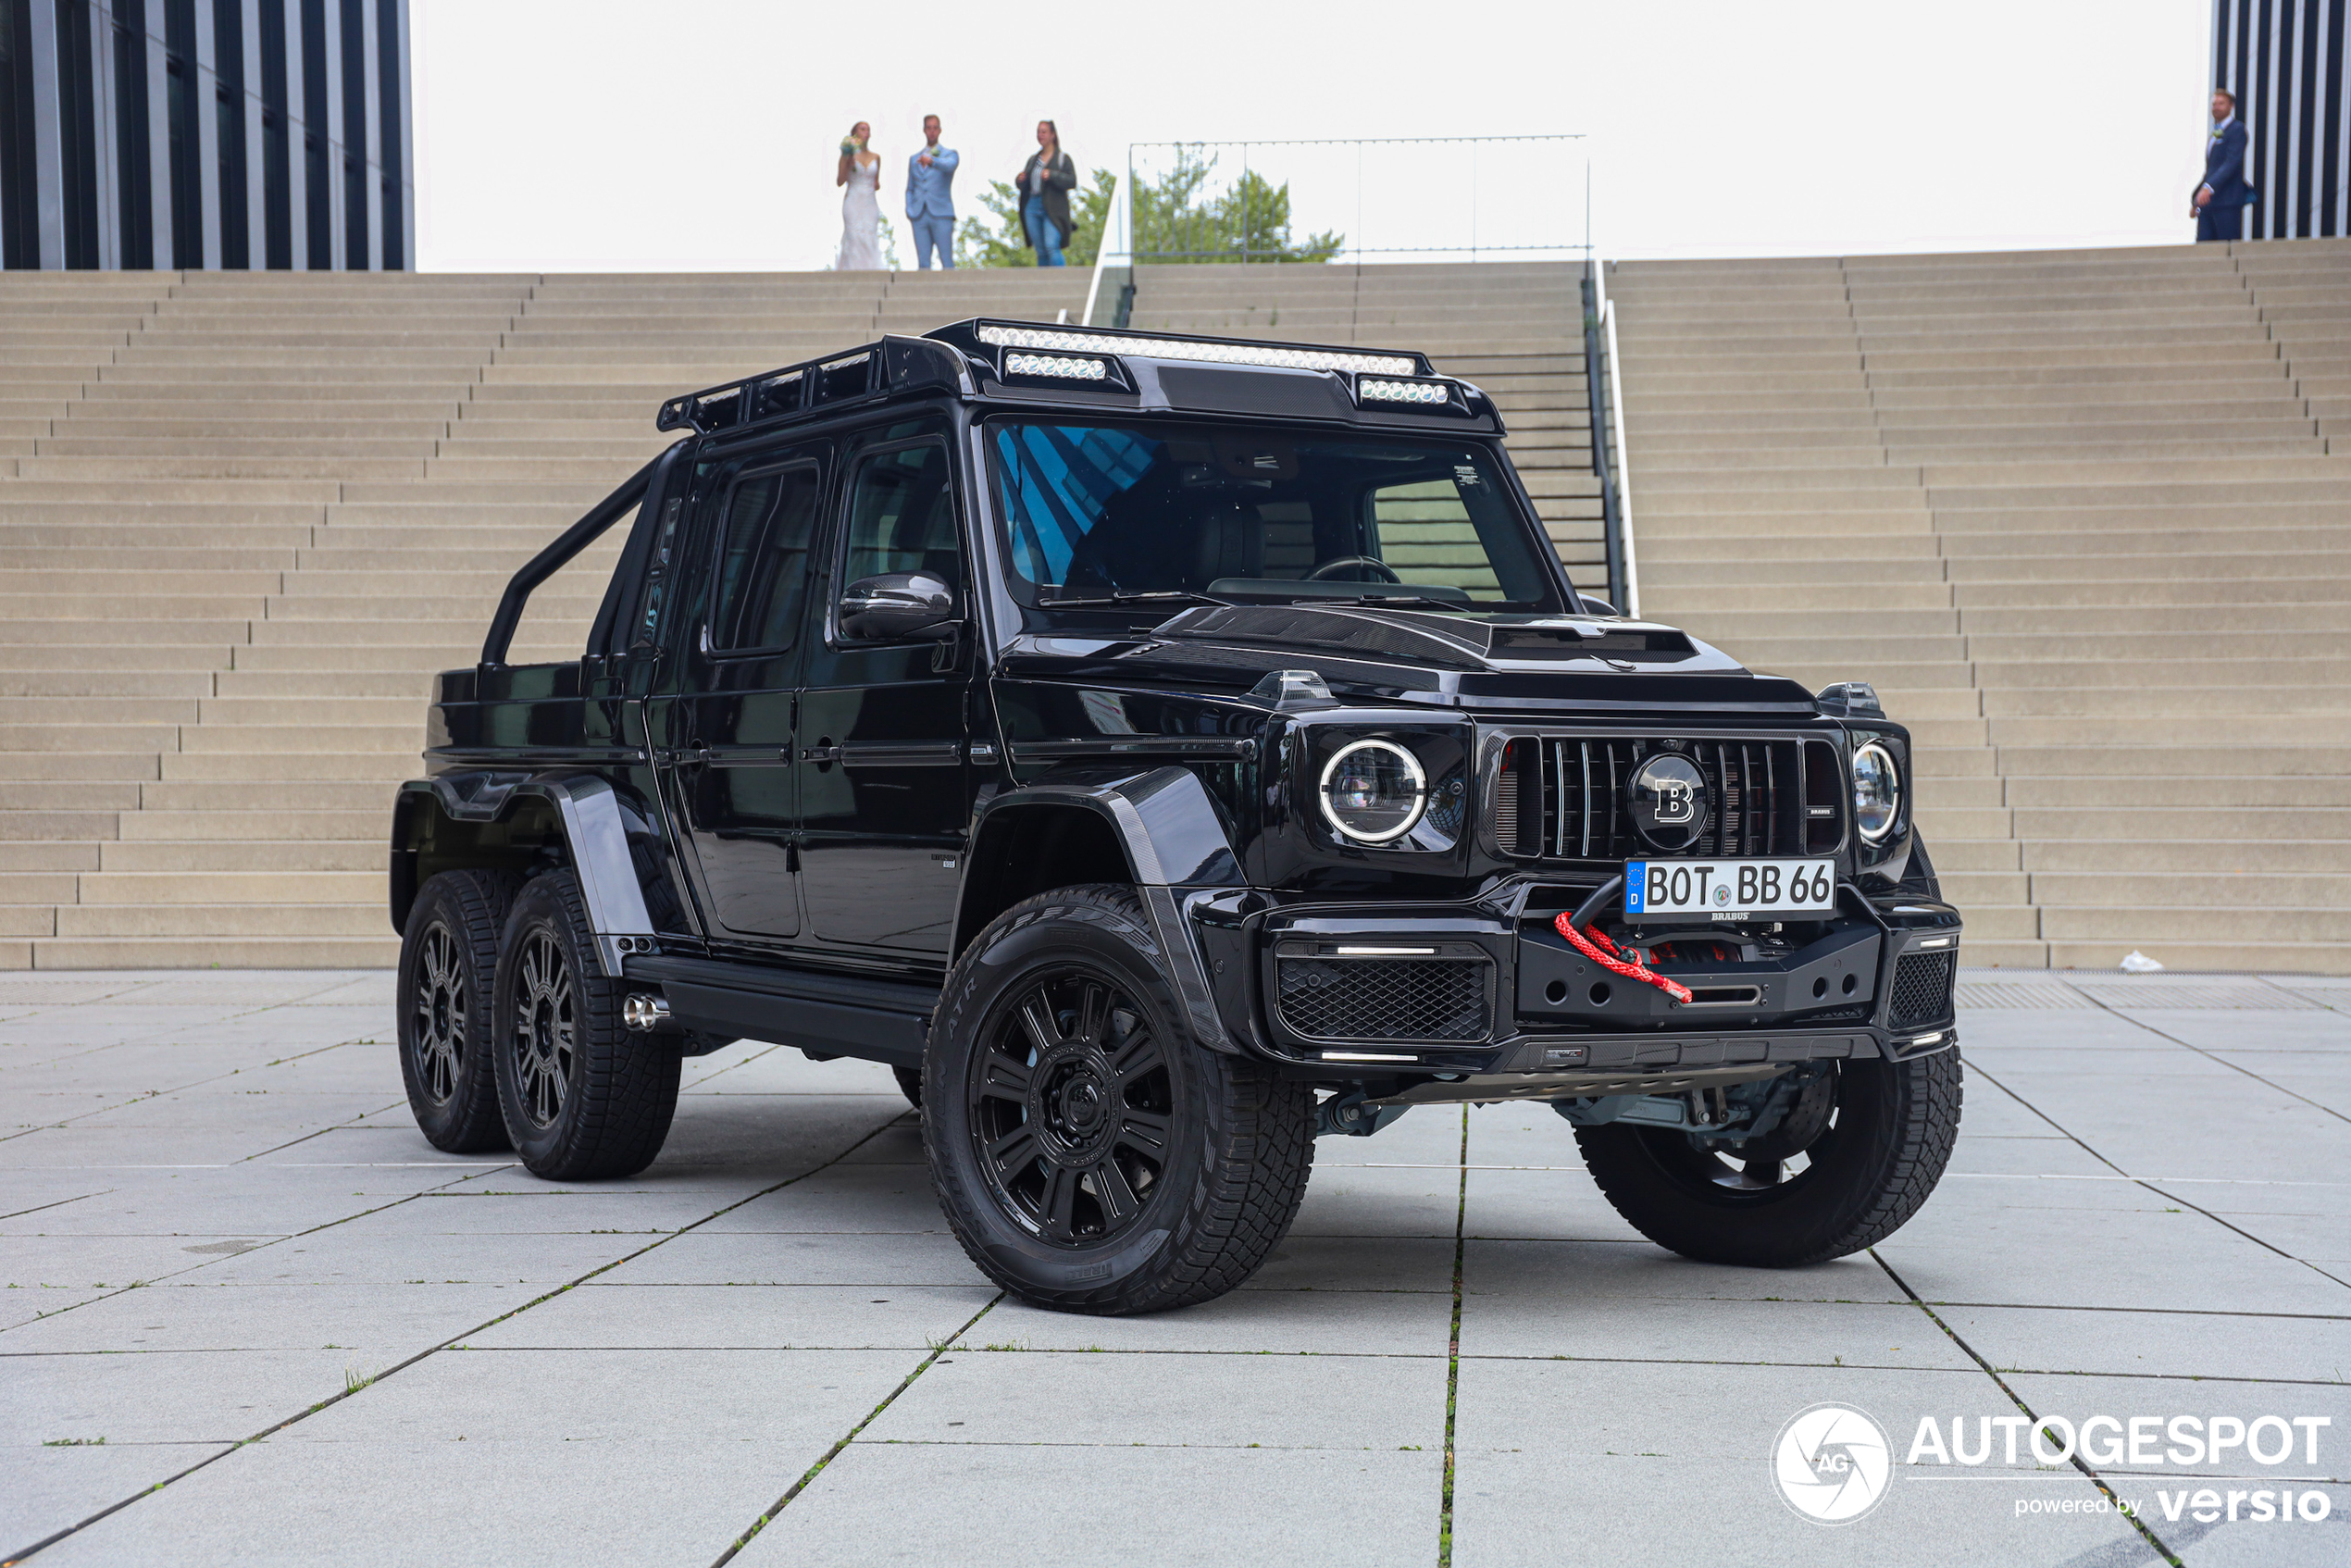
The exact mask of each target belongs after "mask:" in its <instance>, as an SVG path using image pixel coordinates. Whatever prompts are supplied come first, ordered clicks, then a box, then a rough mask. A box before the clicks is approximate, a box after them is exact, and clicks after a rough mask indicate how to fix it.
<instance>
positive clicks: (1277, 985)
mask: <svg viewBox="0 0 2351 1568" xmlns="http://www.w3.org/2000/svg"><path fill="white" fill-rule="evenodd" d="M1526 891H1527V890H1524V889H1521V890H1519V891H1518V893H1517V896H1516V900H1515V902H1513V903H1512V904H1511V905H1510V906H1509V907H1508V909H1499V908H1496V907H1494V906H1493V905H1491V904H1471V905H1443V906H1430V905H1425V904H1424V905H1418V906H1408V907H1397V906H1394V905H1371V904H1357V905H1338V904H1330V903H1319V904H1303V903H1290V904H1275V903H1273V902H1271V901H1269V900H1267V899H1266V898H1265V897H1264V896H1263V895H1262V894H1257V893H1251V892H1239V891H1235V892H1225V893H1218V894H1207V895H1196V896H1194V897H1193V898H1192V899H1191V900H1189V901H1188V915H1189V920H1188V924H1189V926H1190V929H1191V932H1192V935H1193V937H1194V938H1195V940H1196V941H1197V942H1198V945H1199V948H1200V952H1201V955H1202V957H1203V959H1204V960H1205V966H1206V969H1207V971H1208V982H1209V986H1210V989H1211V990H1212V991H1213V996H1214V1000H1215V1005H1216V1011H1217V1013H1218V1014H1219V1016H1220V1018H1221V1021H1222V1022H1223V1024H1224V1026H1225V1030H1226V1032H1227V1034H1228V1035H1229V1037H1230V1039H1232V1040H1233V1041H1234V1042H1236V1043H1237V1044H1238V1045H1239V1046H1240V1048H1241V1049H1243V1050H1245V1051H1247V1052H1249V1053H1250V1054H1253V1055H1257V1056H1260V1057H1263V1058H1265V1059H1267V1060H1270V1061H1273V1062H1276V1063H1280V1064H1284V1065H1286V1066H1287V1067H1289V1068H1291V1069H1293V1070H1295V1071H1297V1072H1298V1073H1300V1075H1301V1076H1312V1077H1314V1078H1316V1079H1318V1080H1326V1081H1355V1080H1361V1079H1365V1078H1371V1077H1396V1078H1412V1077H1416V1076H1442V1075H1454V1077H1452V1078H1450V1079H1449V1080H1445V1079H1441V1078H1440V1083H1439V1084H1431V1085H1424V1086H1423V1089H1424V1091H1425V1092H1423V1093H1420V1094H1418V1096H1417V1097H1419V1098H1438V1099H1462V1098H1476V1099H1511V1098H1556V1097H1559V1096H1562V1095H1584V1094H1597V1093H1625V1092H1640V1093H1657V1092H1672V1091H1673V1090H1674V1089H1682V1088H1699V1087H1706V1086H1708V1085H1711V1084H1721V1083H1728V1082H1736V1081H1738V1080H1739V1079H1741V1078H1747V1077H1757V1076H1769V1075H1770V1074H1772V1073H1773V1072H1776V1071H1778V1070H1779V1069H1780V1068H1781V1067H1782V1066H1785V1064H1791V1063H1797V1062H1809V1061H1818V1060H1822V1059H1889V1060H1898V1059H1903V1058H1908V1057H1911V1056H1918V1055H1924V1054H1927V1053H1929V1052H1934V1051H1939V1050H1945V1049H1948V1048H1949V1047H1950V1046H1951V1045H1952V1044H1953V1043H1955V1041H1956V1039H1957V1033H1956V1030H1955V1029H1954V1027H1953V1024H1954V1019H1953V1015H1952V995H1953V989H1954V981H1955V980H1956V978H1957V975H1958V956H1959V937H1960V932H1961V921H1960V917H1959V912H1958V911H1957V910H1955V909H1953V908H1952V907H1951V906H1950V905H1948V904H1946V903H1941V902H1934V901H1926V900H1916V899H1896V898H1891V897H1887V898H1882V899H1877V900H1872V899H1870V898H1868V897H1866V896H1864V895H1863V894H1862V893H1861V891H1860V890H1859V889H1858V888H1856V887H1853V886H1851V885H1849V884H1848V885H1847V886H1846V887H1845V888H1844V889H1842V890H1840V897H1839V911H1838V915H1837V917H1836V918H1835V920H1834V921H1832V922H1829V923H1827V927H1826V929H1825V930H1823V931H1822V932H1821V933H1819V934H1817V935H1816V936H1815V937H1814V938H1813V940H1809V941H1805V942H1803V943H1802V944H1800V945H1797V946H1793V947H1785V946H1778V945H1774V944H1773V943H1770V942H1766V941H1761V940H1753V939H1752V938H1751V937H1750V938H1748V940H1742V933H1741V932H1740V931H1738V930H1737V929H1736V928H1730V929H1715V930H1708V931H1704V932H1690V933H1685V934H1684V935H1685V937H1686V939H1688V940H1693V941H1694V940H1697V939H1698V938H1700V937H1702V938H1704V939H1706V940H1707V941H1708V942H1709V943H1710V950H1711V951H1710V956H1708V957H1706V958H1704V959H1699V960H1697V961H1676V960H1673V959H1670V958H1668V959H1661V960H1660V961H1658V962H1657V963H1656V964H1655V968H1656V969H1657V971H1658V972H1659V973H1660V974H1663V975H1668V976H1671V977H1673V978H1674V979H1676V980H1678V981H1680V982H1681V983H1682V984H1684V985H1686V986H1687V987H1689V988H1690V989H1691V990H1692V992H1693V993H1694V995H1693V1000H1692V1002H1690V1003H1688V1004H1682V1005H1676V1004H1675V1003H1673V1002H1672V1001H1671V1000H1670V999H1668V998H1667V997H1666V996H1665V994H1664V993H1663V992H1661V991H1659V990H1658V989H1655V988H1653V987H1650V986H1647V985H1644V984H1642V983H1640V982H1638V981H1630V980H1625V979H1623V978H1620V977H1615V976H1613V975H1611V974H1609V973H1608V972H1607V971H1605V970H1603V969H1601V968H1600V967H1599V966H1598V965H1597V964H1593V963H1592V962H1591V961H1590V960H1589V959H1587V958H1586V957H1584V956H1583V955H1582V954H1581V953H1579V952H1575V951H1574V949H1572V948H1570V947H1569V946H1568V945H1567V943H1566V942H1565V941H1564V940H1562V939H1561V938H1560V937H1559V936H1558V934H1557V932H1556V930H1555V929H1554V928H1553V927H1551V924H1550V920H1549V911H1548V910H1546V909H1544V908H1542V907H1540V906H1539V904H1538V905H1536V906H1534V907H1532V908H1531V909H1530V905H1529V902H1528V900H1527V898H1526ZM1670 939H1671V933H1658V934H1656V935H1655V936H1653V937H1652V938H1651V939H1650V940H1670ZM1685 951H1686V950H1685ZM1723 952H1729V953H1731V954H1732V955H1733V956H1731V957H1729V958H1724V957H1723V956H1721V954H1722V953H1723ZM1471 1087H1474V1089H1475V1090H1476V1092H1474V1093H1471V1092H1467V1090H1468V1089H1469V1088H1471Z"/></svg>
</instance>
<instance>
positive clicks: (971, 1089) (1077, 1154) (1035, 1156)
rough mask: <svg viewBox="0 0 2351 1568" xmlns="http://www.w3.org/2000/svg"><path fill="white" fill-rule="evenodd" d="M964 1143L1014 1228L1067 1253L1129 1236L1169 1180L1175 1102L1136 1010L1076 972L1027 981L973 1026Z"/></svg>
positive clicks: (1160, 1056) (1102, 979) (1102, 978)
mask: <svg viewBox="0 0 2351 1568" xmlns="http://www.w3.org/2000/svg"><path fill="white" fill-rule="evenodd" d="M980 1039H981V1041H982V1048H983V1052H984V1053H983V1055H982V1056H981V1058H980V1061H979V1063H978V1064H977V1071H976V1072H973V1073H972V1074H970V1075H969V1076H967V1078H966V1079H965V1100H966V1102H967V1110H968V1114H970V1117H971V1124H972V1126H971V1137H972V1139H973V1140H974V1142H975V1143H976V1144H977V1146H978V1147H979V1150H980V1151H981V1159H982V1161H983V1163H984V1169H985V1170H986V1172H987V1176H988V1182H989V1189H990V1191H991V1192H992V1193H993V1194H994V1195H995V1197H996V1200H997V1201H998V1203H999V1204H1001V1206H1002V1207H1003V1209H1004V1211H1005V1213H1008V1214H1010V1215H1011V1216H1012V1217H1013V1219H1014V1222H1015V1223H1017V1224H1019V1225H1021V1226H1024V1227H1026V1229H1028V1230H1029V1231H1030V1232H1031V1234H1033V1235H1036V1236H1039V1237H1042V1238H1044V1239H1046V1240H1048V1241H1051V1242H1053V1243H1055V1244H1057V1245H1060V1246H1064V1247H1075V1246H1079V1245H1082V1244H1086V1243H1091V1242H1099V1241H1106V1240H1109V1239H1111V1238H1113V1237H1116V1236H1118V1235H1120V1234H1121V1233H1123V1232H1125V1231H1126V1229H1127V1228H1128V1227H1129V1226H1133V1225H1134V1224H1135V1222H1136V1220H1137V1219H1138V1218H1139V1217H1140V1216H1141V1214H1142V1212H1143V1207H1144V1205H1145V1204H1146V1203H1147V1202H1148V1201H1150V1199H1151V1193H1152V1191H1153V1189H1154V1188H1157V1187H1158V1185H1159V1183H1160V1181H1161V1180H1162V1179H1163V1177H1164V1176H1165V1175H1166V1172H1167V1138H1168V1131H1169V1128H1170V1126H1171V1125H1172V1123H1173V1120H1174V1109H1175V1108H1174V1091H1173V1089H1172V1087H1171V1085H1170V1084H1169V1082H1168V1076H1167V1057H1166V1053H1165V1052H1163V1050H1162V1049H1161V1046H1160V1042H1159V1039H1158V1038H1157V1036H1156V1035H1155V1034H1154V1033H1153V1032H1152V1029H1151V1021H1150V1018H1149V1016H1148V1014H1145V1013H1144V1011H1143V1009H1142V1007H1141V1006H1140V1005H1139V1004H1138V1002H1136V1001H1135V999H1134V998H1132V997H1130V996H1128V995H1127V994H1126V992H1125V991H1124V990H1122V989H1120V988H1119V983H1118V981H1117V979H1116V978H1115V977H1113V976H1111V975H1109V974H1107V973H1105V972H1103V971H1102V970H1101V969H1099V968H1096V967H1094V966H1093V965H1090V964H1060V965H1056V966H1053V967H1050V968H1046V969H1043V970H1041V971H1039V972H1037V973H1035V974H1032V975H1031V976H1029V977H1027V981H1026V985H1025V987H1024V989H1021V990H1019V991H1016V992H1012V993H1009V994H1007V995H1005V996H1003V997H1001V999H999V1001H998V1002H997V1003H996V1006H995V1007H994V1008H993V1009H992V1010H991V1011H990V1012H989V1015H988V1018H987V1020H986V1021H985V1022H984V1023H982V1024H981V1026H980Z"/></svg>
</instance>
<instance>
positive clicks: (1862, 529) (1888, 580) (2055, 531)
mask: <svg viewBox="0 0 2351 1568" xmlns="http://www.w3.org/2000/svg"><path fill="white" fill-rule="evenodd" d="M1610 287H1611V293H1612V295H1613V297H1614V299H1615V301H1616V304H1617V310H1618V333H1619V341H1620V345H1621V349H1622V352H1623V356H1624V364H1623V378H1624V394H1625V400H1626V401H1625V410H1626V424H1627V436H1628V440H1629V442H1630V443H1631V454H1630V455H1631V469H1632V485H1633V498H1634V525H1635V532H1636V539H1637V541H1638V551H1639V561H1640V573H1641V583H1642V590H1643V592H1642V604H1643V608H1644V610H1645V611H1647V612H1648V613H1649V614H1651V615H1655V616H1660V617H1661V618H1665V619H1669V620H1674V621H1677V622H1681V623H1683V624H1685V625H1687V626H1688V627H1690V628H1691V629H1693V630H1695V631H1696V632H1698V634H1699V635H1701V636H1704V637H1706V638H1708V639H1709V640H1710V641H1716V642H1719V643H1721V644H1722V645H1723V646H1724V647H1725V648H1726V649H1728V650H1729V651H1731V652H1733V653H1736V654H1738V655H1740V656H1742V657H1744V658H1746V659H1748V661H1749V662H1750V663H1751V664H1753V665H1755V666H1758V667H1762V668H1771V669H1777V670H1782V671H1785V673H1787V674H1790V675H1793V676H1797V677H1798V678H1802V679H1804V680H1805V681H1807V682H1809V683H1811V684H1814V685H1816V686H1817V685H1819V684H1821V683H1823V682H1826V681H1829V680H1834V679H1846V678H1863V679H1869V680H1872V681H1874V682H1875V683H1876V684H1877V686H1878V689H1879V691H1881V692H1882V693H1883V694H1884V695H1885V698H1886V702H1887V706H1888V709H1889V711H1890V712H1892V713H1893V714H1894V715H1895V716H1897V717H1898V718H1901V719H1903V720H1904V721H1905V722H1907V723H1908V724H1909V726H1910V727H1911V728H1912V730H1913V732H1914V734H1915V735H1916V737H1917V739H1918V741H1919V743H1920V745H1921V747H1922V751H1921V753H1920V759H1919V766H1920V771H1921V772H1922V775H1923V776H1924V778H1923V780H1922V811H1921V817H1922V823H1923V824H1924V826H1925V828H1926V830H1927V833H1928V835H1929V840H1930V843H1931V845H1932V847H1933V851H1934V859H1935V863H1936V865H1937V867H1938V868H1939V869H1940V870H1941V871H1942V872H1943V874H1944V881H1945V885H1946V887H1947V889H1948V890H1950V893H1951V895H1952V897H1953V898H1954V899H1955V900H1956V901H1957V902H1959V903H1960V904H1961V905H1962V906H1963V907H1964V908H1965V909H1966V911H1967V915H1968V923H1969V924H1968V931H1969V943H1968V952H1967V953H1966V955H1965V958H1964V960H1963V961H1965V962H1972V963H1978V964H2017V965H2027V966H2038V965H2044V964H2056V965H2059V966H2083V967H2092V968H2102V967H2110V966H2112V965H2113V964H2115V963H2116V962H2117V961H2118V960H2120V959H2121V956H2122V955H2123V954H2124V953H2126V952H2130V951H2131V950H2132V949H2133V948H2136V949H2139V950H2141V951H2143V952H2147V953H2149V954H2152V955H2153V956H2155V957H2157V958H2158V959H2161V960H2162V961H2164V962H2165V963H2167V964H2171V966H2172V967H2175V968H2190V969H2262V970H2289V971H2291V970H2300V971H2320V972H2333V973H2339V972H2343V971H2345V970H2346V969H2351V682H2346V675H2351V527H2346V525H2351V455H2332V448H2333V446H2335V445H2337V444H2343V445H2345V451H2346V453H2351V243H2345V242H2340V241H2312V242H2296V243H2276V244H2244V245H2236V246H2230V247H2221V246H2204V247H2198V248H2183V249H2163V250H2118V251H2095V252H2070V253H2043V254H2025V255H1958V256H1901V257H1867V258H1846V259H1843V260H1838V259H1821V260H1800V261H1741V262H1692V263H1664V262H1645V263H1625V264H1623V265H1621V266H1620V267H1618V268H1614V269H1613V270H1612V272H1611V283H1610Z"/></svg>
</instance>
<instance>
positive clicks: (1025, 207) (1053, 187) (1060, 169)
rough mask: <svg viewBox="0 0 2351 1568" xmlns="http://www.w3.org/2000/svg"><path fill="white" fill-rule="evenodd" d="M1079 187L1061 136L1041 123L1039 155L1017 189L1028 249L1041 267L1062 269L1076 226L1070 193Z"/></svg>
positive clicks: (1030, 160) (1031, 158) (1032, 157)
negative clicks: (1065, 251) (1066, 250)
mask: <svg viewBox="0 0 2351 1568" xmlns="http://www.w3.org/2000/svg"><path fill="white" fill-rule="evenodd" d="M1076 186H1077V169H1076V166H1075V165H1073V164H1072V163H1071V162H1070V161H1069V155H1068V154H1067V153H1064V152H1063V151H1062V137H1061V132H1060V131H1058V130H1056V129H1055V128H1054V125H1053V122H1052V121H1051V120H1050V119H1040V120H1039V121H1038V122H1037V151H1035V152H1034V153H1031V154H1030V155H1029V157H1028V162H1027V163H1026V165H1025V166H1024V167H1023V168H1022V169H1021V171H1020V177H1019V178H1018V179H1016V180H1014V181H1013V189H1014V190H1015V191H1018V192H1019V193H1020V222H1021V227H1022V228H1023V229H1025V230H1027V232H1028V248H1029V249H1030V250H1033V251H1035V252H1036V253H1037V265H1038V266H1039V267H1061V266H1064V265H1066V264H1065V263H1064V261H1063V260H1062V247H1063V246H1064V245H1066V244H1068V243H1069V236H1070V234H1071V233H1072V232H1073V231H1074V230H1075V229H1076V225H1074V224H1073V223H1071V222H1070V220H1069V193H1070V192H1071V191H1073V190H1075V189H1076Z"/></svg>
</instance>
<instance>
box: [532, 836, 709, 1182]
mask: <svg viewBox="0 0 2351 1568" xmlns="http://www.w3.org/2000/svg"><path fill="white" fill-rule="evenodd" d="M620 999H621V988H620V986H619V985H617V984H616V982H614V981H612V980H609V979H607V978H605V977H604V973H603V968H602V966H601V965H600V964H598V963H597V962H596V938H595V932H594V930H593V928H592V927H591V926H590V925H589V923H588V912H587V908H586V905H585V904H584V903H583V902H582V901H581V899H580V896H579V882H578V878H577V877H574V876H573V874H572V873H570V872H568V871H551V872H548V873H546V874H545V875H543V876H541V877H537V878H535V879H534V880H532V881H531V882H529V884H527V885H526V886H525V887H524V888H523V890H522V892H521V893H520V894H519V895H517V896H516V899H515V905H514V913H513V914H512V915H509V916H508V917H507V920H506V935H505V940H504V941H503V942H501V943H500V944H499V949H498V986H497V1001H496V1003H495V1006H496V1012H495V1014H494V1015H493V1017H492V1020H491V1028H492V1031H493V1032H492V1034H491V1051H490V1057H491V1063H492V1064H494V1065H495V1067H496V1069H497V1074H498V1109H499V1111H500V1112H501V1113H502V1114H503V1115H504V1118H505V1123H506V1136H507V1137H508V1138H509V1139H513V1141H514V1146H515V1152H516V1154H518V1155H520V1156H521V1157H522V1163H523V1164H524V1165H525V1166H527V1167H528V1168H529V1171H530V1173H531V1174H532V1175H533V1176H544V1177H546V1178H547V1179H548V1180H550V1181H592V1180H595V1179H596V1178H598V1177H603V1176H635V1175H636V1174H637V1173H638V1172H639V1171H641V1170H643V1169H644V1168H645V1167H646V1166H647V1165H650V1164H653V1156H654V1155H656V1154H659V1153H660V1152H661V1145H662V1140H663V1139H665V1138H666V1137H668V1136H669V1119H670V1117H671V1116H672V1115H673V1114H675V1113H676V1112H677V1109H678V1070H679V1060H678V1051H677V1049H676V1047H674V1046H671V1045H668V1044H665V1043H664V1042H662V1041H661V1040H659V1039H657V1038H656V1037H654V1036H653V1035H640V1034H632V1033H630V1032H629V1030H628V1027H627V1026H626V1025H624V1024H623V1023H622V1022H621V1021H620Z"/></svg>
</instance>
